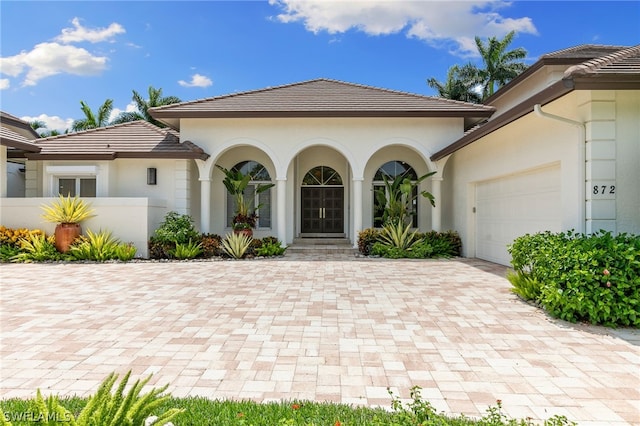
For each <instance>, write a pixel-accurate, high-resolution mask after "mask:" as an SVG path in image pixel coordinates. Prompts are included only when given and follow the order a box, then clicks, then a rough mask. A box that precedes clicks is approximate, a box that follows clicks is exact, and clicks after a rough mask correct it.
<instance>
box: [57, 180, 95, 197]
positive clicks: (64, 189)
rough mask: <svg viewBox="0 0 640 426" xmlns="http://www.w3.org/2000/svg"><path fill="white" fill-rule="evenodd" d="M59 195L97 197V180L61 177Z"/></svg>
mask: <svg viewBox="0 0 640 426" xmlns="http://www.w3.org/2000/svg"><path fill="white" fill-rule="evenodd" d="M58 194H60V195H62V196H65V197H66V196H71V197H75V196H76V195H77V196H80V197H95V196H96V178H95V177H93V178H91V177H86V178H85V177H82V178H80V177H59V178H58Z"/></svg>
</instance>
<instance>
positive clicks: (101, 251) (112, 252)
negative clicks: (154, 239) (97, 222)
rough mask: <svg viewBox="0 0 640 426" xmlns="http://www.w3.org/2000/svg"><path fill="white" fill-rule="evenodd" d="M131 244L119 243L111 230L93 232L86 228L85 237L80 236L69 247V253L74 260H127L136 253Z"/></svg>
mask: <svg viewBox="0 0 640 426" xmlns="http://www.w3.org/2000/svg"><path fill="white" fill-rule="evenodd" d="M136 251H137V249H136V247H135V246H134V245H133V244H125V243H121V242H120V240H118V239H117V238H115V237H114V236H113V235H112V233H111V231H106V230H105V231H103V230H100V231H99V232H98V233H94V232H93V231H91V230H90V229H88V230H87V236H86V237H84V236H83V237H80V238H79V239H78V240H76V241H75V242H74V243H73V244H72V245H71V247H70V248H69V255H70V256H71V257H72V258H73V259H75V260H93V261H96V262H105V261H107V260H115V259H118V260H122V261H128V260H131V259H133V257H134V256H135V255H136Z"/></svg>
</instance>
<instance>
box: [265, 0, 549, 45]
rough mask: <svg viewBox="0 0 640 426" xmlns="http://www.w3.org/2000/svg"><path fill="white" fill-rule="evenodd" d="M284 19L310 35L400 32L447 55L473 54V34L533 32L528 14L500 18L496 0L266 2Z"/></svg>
mask: <svg viewBox="0 0 640 426" xmlns="http://www.w3.org/2000/svg"><path fill="white" fill-rule="evenodd" d="M269 3H270V4H272V5H276V6H278V7H279V8H280V9H281V10H282V13H281V14H279V15H277V19H278V20H279V21H281V22H284V23H291V22H302V23H303V24H304V26H305V28H306V29H307V30H309V31H311V32H313V33H319V32H322V31H326V32H327V33H329V34H337V33H344V32H346V31H349V30H352V29H353V30H358V31H362V32H364V33H366V34H369V35H374V36H379V35H388V34H395V33H400V32H404V33H405V34H406V35H407V37H415V38H418V39H420V40H424V41H425V42H427V43H429V44H432V45H434V46H438V47H442V46H450V45H451V44H452V43H453V45H454V47H453V49H452V53H453V54H456V55H459V56H473V55H477V51H476V47H475V42H474V37H475V36H480V37H481V38H485V37H491V36H497V37H501V36H504V35H505V34H507V33H508V32H509V31H512V30H515V31H516V32H517V33H529V34H537V30H536V27H535V25H534V24H533V22H532V20H531V18H528V17H522V18H517V19H514V18H505V17H503V16H502V15H501V14H500V13H498V10H499V9H500V8H502V7H506V6H508V3H504V2H500V1H472V0H470V1H426V0H423V1H405V0H386V1H379V0H350V1H345V2H336V1H326V0H269Z"/></svg>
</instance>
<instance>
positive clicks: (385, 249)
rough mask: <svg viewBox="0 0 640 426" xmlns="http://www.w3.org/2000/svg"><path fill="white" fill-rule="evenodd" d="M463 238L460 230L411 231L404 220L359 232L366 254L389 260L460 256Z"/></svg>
mask: <svg viewBox="0 0 640 426" xmlns="http://www.w3.org/2000/svg"><path fill="white" fill-rule="evenodd" d="M461 249H462V240H461V239H460V236H459V235H458V233H457V232H454V231H447V232H435V231H430V232H427V233H424V234H423V233H419V232H415V231H414V232H411V231H410V227H409V225H404V224H402V223H401V222H399V223H397V224H395V225H392V224H388V225H386V226H385V227H384V228H383V229H382V230H378V229H375V228H368V229H365V230H363V231H361V232H360V233H359V234H358V250H359V251H360V253H362V254H363V255H365V256H369V255H372V256H380V257H386V258H389V259H400V258H410V259H428V258H437V257H454V256H460V254H461Z"/></svg>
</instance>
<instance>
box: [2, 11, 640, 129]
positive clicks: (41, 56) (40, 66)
mask: <svg viewBox="0 0 640 426" xmlns="http://www.w3.org/2000/svg"><path fill="white" fill-rule="evenodd" d="M509 31H515V32H516V37H515V38H514V41H513V42H512V44H511V45H510V47H511V48H517V47H523V48H524V49H526V51H527V52H528V56H527V58H526V60H525V62H526V63H527V64H528V65H530V64H533V63H534V62H535V61H536V60H537V59H538V58H539V57H540V56H541V55H543V54H545V53H550V52H553V51H556V50H560V49H565V48H567V47H572V46H576V45H580V44H606V45H625V46H632V45H637V44H640V1H638V0H634V1H551V0H547V1H524V0H523V1H519V0H516V1H511V2H506V1H474V0H464V1H463V0H457V1H456V0H449V1H429V0H418V1H403V0H385V1H373V0H268V1H267V0H263V1H193V2H191V1H129V0H123V1H106V2H100V1H65V2H60V1H29V0H26V1H25V0H21V1H8V0H0V109H1V110H2V111H5V112H7V113H9V114H12V115H14V116H17V117H20V118H22V119H23V120H26V121H32V120H36V119H37V120H41V121H44V122H45V123H46V124H47V127H48V129H49V130H51V129H56V130H59V131H64V129H66V128H69V127H70V126H71V123H72V122H73V120H75V119H79V118H83V117H84V115H83V113H82V111H81V110H80V101H84V102H86V103H87V104H88V105H89V106H90V107H91V109H92V110H94V111H97V109H98V108H99V106H100V105H102V104H103V103H104V101H105V100H106V99H112V100H113V104H114V112H113V115H114V116H115V115H117V114H118V113H119V112H122V111H131V109H132V108H133V104H132V100H131V98H132V91H133V90H135V91H137V92H138V93H140V94H141V95H142V96H144V97H146V94H147V93H148V88H149V86H153V87H154V88H156V89H158V88H161V89H162V91H163V95H164V96H176V97H178V98H180V99H182V100H183V101H190V100H196V99H203V98H209V97H213V96H220V95H225V94H230V93H236V92H242V91H248V90H255V89H261V88H265V87H271V86H278V85H283V84H289V83H295V82H300V81H306V80H311V79H316V78H330V79H336V80H342V81H347V82H351V83H358V84H365V85H370V86H376V87H382V88H387V89H392V90H399V91H405V92H412V93H417V94H422V95H428V96H435V95H436V94H437V93H436V92H435V91H434V90H433V89H432V88H430V87H429V86H428V85H427V83H426V80H427V79H429V78H431V77H435V78H436V79H437V80H439V81H444V80H445V79H446V75H447V70H448V69H449V67H451V66H452V65H456V64H465V63H468V62H471V63H474V64H476V65H481V62H480V61H479V58H478V52H477V50H476V48H475V40H474V39H475V37H476V36H478V37H480V38H481V39H483V40H485V41H486V39H487V38H488V37H498V38H502V37H504V35H505V34H507V33H508V32H509Z"/></svg>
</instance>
